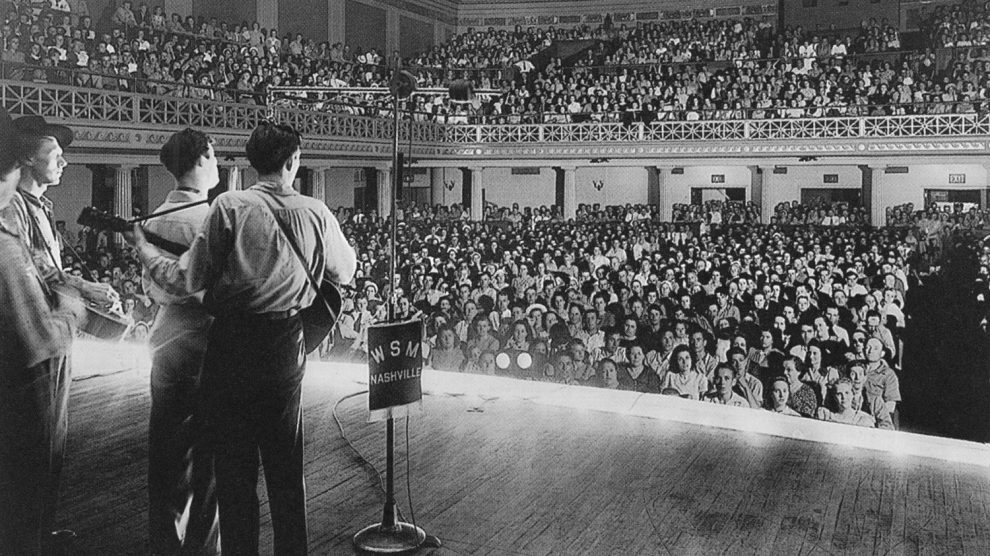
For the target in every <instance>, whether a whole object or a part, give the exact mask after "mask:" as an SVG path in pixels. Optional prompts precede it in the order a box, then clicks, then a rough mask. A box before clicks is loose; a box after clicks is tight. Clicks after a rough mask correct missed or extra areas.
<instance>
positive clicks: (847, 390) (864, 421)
mask: <svg viewBox="0 0 990 556" xmlns="http://www.w3.org/2000/svg"><path fill="white" fill-rule="evenodd" d="M853 390H854V388H853V383H852V381H851V380H849V379H848V378H841V379H839V382H837V383H836V384H835V403H836V410H835V411H832V410H830V409H828V408H826V407H819V408H818V412H817V416H818V418H819V419H820V420H822V421H832V422H835V423H845V424H847V425H856V426H858V427H876V426H877V420H876V419H875V418H874V417H873V416H872V415H870V414H869V413H867V412H865V411H863V410H861V409H856V408H855V407H854V406H853V402H854V401H855V395H854V394H853Z"/></svg>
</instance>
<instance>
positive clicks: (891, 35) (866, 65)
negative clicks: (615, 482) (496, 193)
mask: <svg viewBox="0 0 990 556" xmlns="http://www.w3.org/2000/svg"><path fill="white" fill-rule="evenodd" d="M5 6H6V8H5V10H4V12H5V13H4V22H3V28H2V34H3V53H2V61H3V65H4V67H3V76H4V77H5V78H7V79H12V80H24V81H34V82H49V83H60V84H70V85H74V86H79V87H90V88H97V89H110V90H125V91H133V92H141V93H150V94H158V95H170V96H178V97H187V98H194V99H207V100H217V101H228V102H239V103H252V104H264V103H265V102H266V91H267V89H268V87H271V86H331V87H387V85H388V83H389V79H390V77H391V74H392V71H393V69H394V68H396V67H399V66H402V67H403V68H406V69H407V70H409V71H411V72H412V73H413V74H415V75H416V77H417V78H418V80H419V83H420V86H423V87H427V86H441V85H443V84H445V83H447V82H449V81H450V80H451V79H454V78H470V79H472V80H473V82H474V84H475V86H476V88H479V89H491V90H496V91H498V94H493V95H490V96H486V97H484V99H483V100H482V102H480V103H476V104H475V105H464V106H455V107H449V106H447V104H446V103H444V102H443V101H442V99H441V98H440V97H436V98H429V97H416V100H415V101H412V102H411V103H410V104H409V106H408V108H410V109H411V110H412V114H413V116H412V117H413V118H414V119H417V120H429V121H439V122H445V123H468V122H470V123H475V122H481V121H485V122H492V123H509V124H516V123H565V122H597V121H605V122H609V121H615V122H626V123H630V122H646V123H651V122H657V121H671V120H709V119H743V118H801V117H829V116H863V115H897V114H943V113H972V112H978V111H982V110H983V108H984V106H985V104H986V102H987V97H988V95H990V92H988V91H990V58H988V57H987V56H986V55H985V51H984V47H985V46H986V45H987V42H988V38H990V10H988V8H987V5H986V4H984V3H978V2H974V1H971V0H966V1H964V2H962V3H961V4H958V5H953V6H939V7H937V8H936V9H934V11H931V12H930V13H929V14H928V17H927V18H926V19H925V21H924V25H923V29H924V30H923V32H922V33H921V36H922V39H921V48H920V49H912V50H905V49H904V48H903V45H902V43H901V37H900V33H899V32H898V30H897V29H896V28H895V27H894V26H893V25H892V24H890V23H888V22H886V21H880V22H878V21H875V20H866V21H863V22H862V24H861V26H860V27H859V28H858V29H855V30H850V31H841V30H827V31H822V32H819V31H813V30H810V29H805V28H802V27H794V28H785V29H775V28H774V27H773V26H772V25H771V24H770V22H769V21H768V20H767V19H763V20H755V19H751V18H746V19H743V20H726V19H720V20H709V21H698V20H695V21H677V22H666V21H665V22H658V23H646V24H642V25H637V26H635V27H633V28H627V27H626V26H625V25H618V26H616V25H612V24H611V23H609V22H608V19H607V20H606V23H604V24H603V25H601V26H599V27H598V28H591V27H589V26H583V27H578V28H574V29H557V28H554V27H549V28H528V29H522V28H519V27H517V28H516V29H515V30H514V31H508V30H496V29H493V28H489V29H487V30H473V29H472V30H468V32H465V33H461V34H458V35H455V36H454V37H452V38H451V39H450V40H449V41H447V42H446V43H444V44H442V45H439V46H436V47H434V48H432V49H431V50H430V51H428V52H423V53H419V54H416V55H414V56H412V57H410V58H408V59H401V58H400V57H399V55H398V53H395V52H394V53H392V54H391V55H387V54H385V53H381V52H379V51H378V50H377V49H375V48H369V49H363V48H362V47H360V46H354V47H351V46H350V45H344V44H341V43H336V44H330V43H329V42H328V41H322V42H321V41H317V40H312V39H309V38H306V37H303V36H302V35H300V34H284V35H280V34H279V32H278V31H277V30H276V29H264V28H261V27H260V25H259V24H258V23H254V24H251V25H249V24H248V23H247V22H243V23H241V24H236V23H233V22H226V21H218V20H217V19H216V18H210V19H207V18H203V17H199V18H195V17H192V16H185V17H184V16H182V15H179V14H166V13H165V12H164V11H163V10H162V8H161V7H157V6H156V7H154V8H149V7H148V6H147V4H144V3H142V4H139V5H138V6H136V7H135V6H134V5H133V3H132V2H131V1H130V0H125V1H124V2H122V3H121V4H120V6H119V8H117V9H116V11H115V12H114V13H113V15H112V18H111V21H110V22H108V26H107V27H105V28H101V26H99V25H97V24H96V23H95V22H94V18H93V15H92V14H89V13H88V12H86V11H85V3H80V6H81V7H82V8H83V10H77V11H75V12H74V11H72V9H71V8H70V4H69V3H67V1H66V0H50V3H48V2H39V1H37V0H13V1H9V2H6V3H5ZM565 40H580V41H586V42H587V45H588V48H586V49H585V50H584V51H583V52H582V53H580V54H578V55H577V56H575V57H574V59H568V60H562V59H560V58H553V57H550V58H548V59H547V60H544V61H545V63H543V61H541V60H543V59H542V58H541V57H539V56H537V54H538V53H541V51H543V50H544V49H547V48H548V47H550V46H552V45H554V44H555V43H558V42H559V41H565ZM533 60H537V62H539V63H540V66H539V67H537V66H536V65H535V64H534V62H533ZM384 100H385V99H384V98H383V97H381V96H378V97H376V96H375V95H372V94H368V93H353V94H333V95H331V94H315V93H309V94H307V95H302V97H299V96H297V97H290V99H287V100H285V101H284V102H286V103H288V104H291V105H293V106H300V105H305V106H307V107H308V108H311V109H314V108H315V109H321V110H332V111H343V112H348V113H353V114H364V115H373V116H375V115H383V114H385V113H387V112H388V110H389V108H388V103H387V102H383V101H384Z"/></svg>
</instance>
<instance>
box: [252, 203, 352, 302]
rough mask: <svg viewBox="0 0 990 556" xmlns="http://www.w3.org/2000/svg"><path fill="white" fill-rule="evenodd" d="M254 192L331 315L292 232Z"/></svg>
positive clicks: (318, 284) (317, 296)
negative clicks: (290, 247) (280, 231)
mask: <svg viewBox="0 0 990 556" xmlns="http://www.w3.org/2000/svg"><path fill="white" fill-rule="evenodd" d="M255 192H256V193H257V194H258V196H259V197H262V204H264V205H265V207H266V208H268V212H269V213H270V214H271V215H272V218H273V219H274V220H275V223H276V224H278V227H279V229H280V230H282V235H283V236H285V239H286V241H288V242H289V245H290V246H292V252H293V253H295V254H296V259H298V260H299V264H300V265H301V266H302V268H303V271H305V272H306V277H307V278H309V284H310V285H311V286H313V289H314V290H315V291H316V298H317V299H318V300H319V302H322V303H323V305H324V306H325V307H326V308H327V311H328V312H329V313H330V314H333V313H334V311H333V309H332V308H331V307H330V302H329V301H327V299H326V298H325V297H324V296H323V292H322V291H320V283H319V282H317V281H316V277H314V276H313V273H312V272H311V271H310V270H309V266H307V265H306V258H305V257H303V254H302V251H301V250H300V249H299V246H298V245H296V241H295V239H294V238H293V236H292V231H291V230H289V227H288V226H286V225H285V223H283V222H282V221H281V220H279V219H278V216H276V215H275V211H274V210H272V207H271V205H270V204H269V201H268V200H267V199H264V198H263V197H264V194H263V193H262V192H260V191H255ZM313 303H317V301H314V302H313Z"/></svg>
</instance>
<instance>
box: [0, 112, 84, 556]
mask: <svg viewBox="0 0 990 556" xmlns="http://www.w3.org/2000/svg"><path fill="white" fill-rule="evenodd" d="M19 139H21V137H19V135H18V134H17V132H16V131H15V130H14V125H13V123H12V122H11V120H10V117H9V116H8V115H7V112H6V110H3V109H2V108H0V145H3V148H0V261H2V264H0V554H24V555H38V554H42V553H44V552H46V551H49V550H51V549H52V548H53V544H54V543H53V542H52V540H53V537H52V526H53V525H54V521H55V506H56V502H57V499H58V479H59V472H60V470H61V467H62V454H63V449H64V447H65V437H66V433H67V431H68V421H67V413H66V412H67V409H68V393H69V354H70V353H71V351H72V339H73V335H74V331H75V327H76V325H77V323H78V322H79V321H80V320H81V319H83V318H84V315H85V308H84V306H83V303H82V301H80V300H78V299H74V298H69V299H67V300H65V301H64V302H62V303H61V304H58V305H55V304H53V297H52V292H51V287H50V286H49V284H48V283H46V282H45V281H44V280H43V279H42V274H41V272H40V271H39V269H38V268H37V266H36V265H35V263H34V260H33V259H34V257H33V253H31V251H30V249H29V245H28V242H27V238H26V231H25V230H24V228H23V223H22V222H21V221H20V220H19V219H18V217H17V216H18V215H17V214H16V213H15V212H13V211H10V210H9V204H10V202H11V201H12V200H13V199H14V198H16V197H17V192H16V191H17V186H18V184H19V182H20V178H21V174H22V172H29V171H30V170H27V169H25V168H23V162H22V160H21V159H22V157H21V156H19V155H18V153H17V152H16V151H15V150H14V149H13V148H10V147H11V146H12V145H16V144H18V143H19Z"/></svg>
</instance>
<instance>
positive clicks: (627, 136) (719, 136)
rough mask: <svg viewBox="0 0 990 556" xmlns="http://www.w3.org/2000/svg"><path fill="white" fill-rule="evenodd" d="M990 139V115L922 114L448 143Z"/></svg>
mask: <svg viewBox="0 0 990 556" xmlns="http://www.w3.org/2000/svg"><path fill="white" fill-rule="evenodd" d="M986 135H990V115H986V114H924V115H920V114H919V115H911V116H861V117H842V118H796V119H779V120H715V121H711V120H698V121H690V122H681V121H672V122H663V121H661V122H653V123H649V124H644V123H632V124H622V123H581V124H520V125H456V126H448V128H447V140H448V142H451V143H456V144H476V143H491V144H498V143H543V142H567V143H571V142H577V143H583V142H587V143H601V142H609V143H626V142H637V141H753V140H756V141H786V140H795V139H903V138H947V137H972V136H986Z"/></svg>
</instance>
